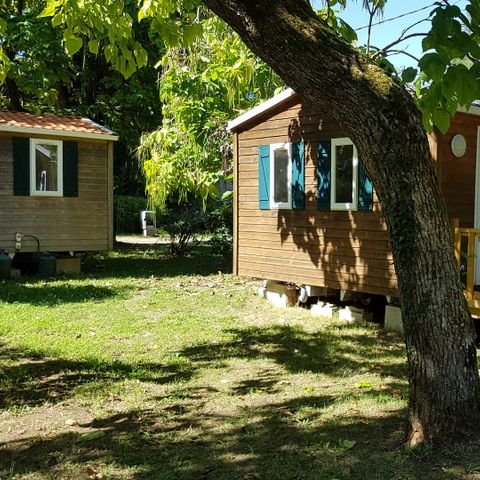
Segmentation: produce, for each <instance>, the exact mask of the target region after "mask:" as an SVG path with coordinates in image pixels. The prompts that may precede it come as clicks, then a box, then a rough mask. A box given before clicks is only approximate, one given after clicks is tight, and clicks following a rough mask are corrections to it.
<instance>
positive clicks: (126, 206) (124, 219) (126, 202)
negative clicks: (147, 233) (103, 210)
mask: <svg viewBox="0 0 480 480" xmlns="http://www.w3.org/2000/svg"><path fill="white" fill-rule="evenodd" d="M142 210H147V199H146V198H144V197H131V196H126V195H125V196H123V195H122V196H121V195H118V196H115V197H114V198H113V217H114V228H115V233H141V231H142V228H141V225H140V212H141V211H142Z"/></svg>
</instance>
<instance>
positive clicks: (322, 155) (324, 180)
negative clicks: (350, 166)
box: [317, 140, 332, 210]
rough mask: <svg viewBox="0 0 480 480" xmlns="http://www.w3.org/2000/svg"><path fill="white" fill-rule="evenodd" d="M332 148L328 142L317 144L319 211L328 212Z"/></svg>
mask: <svg viewBox="0 0 480 480" xmlns="http://www.w3.org/2000/svg"><path fill="white" fill-rule="evenodd" d="M331 155H332V146H331V143H330V140H323V141H321V142H320V143H319V144H318V167H317V182H318V185H317V207H318V209H319V210H330V189H331V186H332V160H331Z"/></svg>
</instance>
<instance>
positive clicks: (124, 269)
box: [95, 245, 231, 278]
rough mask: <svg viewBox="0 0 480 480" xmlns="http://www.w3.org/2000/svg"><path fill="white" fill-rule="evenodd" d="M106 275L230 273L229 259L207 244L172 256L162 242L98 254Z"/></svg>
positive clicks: (173, 275) (164, 275)
mask: <svg viewBox="0 0 480 480" xmlns="http://www.w3.org/2000/svg"><path fill="white" fill-rule="evenodd" d="M97 261H98V262H100V263H101V264H102V266H103V267H104V272H103V273H96V274H95V275H98V276H101V277H107V278H110V277H111V278H145V277H149V276H151V275H154V276H156V277H176V276H178V275H200V276H209V275H215V274H217V273H219V272H221V273H230V272H231V261H230V259H229V258H225V257H223V256H222V255H220V254H218V255H217V254H216V253H215V251H214V249H213V247H211V246H210V245H198V246H197V247H195V248H194V249H192V250H191V251H190V252H188V253H187V254H186V255H184V256H182V257H172V256H171V255H170V254H169V253H168V251H167V248H166V247H165V245H159V246H137V247H134V248H129V249H128V250H127V251H125V250H122V255H121V256H115V255H108V256H99V257H98V260H97Z"/></svg>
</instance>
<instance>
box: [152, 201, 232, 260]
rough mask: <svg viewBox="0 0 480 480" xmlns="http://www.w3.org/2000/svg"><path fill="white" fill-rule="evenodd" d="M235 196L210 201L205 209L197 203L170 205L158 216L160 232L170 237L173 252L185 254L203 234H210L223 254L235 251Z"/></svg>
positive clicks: (216, 247) (212, 242)
mask: <svg viewBox="0 0 480 480" xmlns="http://www.w3.org/2000/svg"><path fill="white" fill-rule="evenodd" d="M232 205H233V202H232V199H231V198H229V199H226V200H217V201H215V202H212V203H210V204H209V205H208V206H207V209H206V210H205V211H203V210H202V208H201V206H200V205H199V204H196V203H188V204H182V205H176V204H170V205H169V206H168V207H167V208H166V209H165V211H164V212H163V213H162V214H160V215H157V227H158V232H161V233H167V235H168V236H169V237H170V253H171V254H172V255H176V256H180V255H184V254H185V253H186V252H188V250H190V249H191V248H192V247H194V246H195V245H197V244H198V242H199V241H200V240H201V237H202V236H203V237H205V236H208V237H210V240H209V241H210V243H211V244H212V246H213V247H214V248H215V250H216V252H217V253H218V254H220V255H223V256H227V255H230V254H231V252H232V229H233V208H232Z"/></svg>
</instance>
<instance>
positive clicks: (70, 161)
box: [63, 142, 78, 197]
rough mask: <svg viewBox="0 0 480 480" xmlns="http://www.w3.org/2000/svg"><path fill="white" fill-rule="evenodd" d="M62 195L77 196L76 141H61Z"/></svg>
mask: <svg viewBox="0 0 480 480" xmlns="http://www.w3.org/2000/svg"><path fill="white" fill-rule="evenodd" d="M63 196H64V197H78V144H77V142H63Z"/></svg>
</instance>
